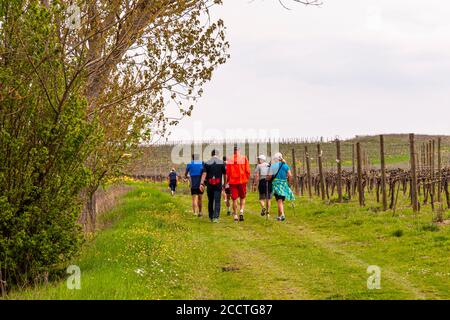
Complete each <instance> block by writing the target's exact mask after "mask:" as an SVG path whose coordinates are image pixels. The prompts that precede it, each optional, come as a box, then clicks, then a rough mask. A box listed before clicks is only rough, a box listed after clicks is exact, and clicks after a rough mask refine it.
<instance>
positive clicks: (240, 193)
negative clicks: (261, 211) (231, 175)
mask: <svg viewBox="0 0 450 320" xmlns="http://www.w3.org/2000/svg"><path fill="white" fill-rule="evenodd" d="M230 191H231V199H233V200H236V199H237V198H241V199H245V196H246V195H247V184H246V183H242V184H230Z"/></svg>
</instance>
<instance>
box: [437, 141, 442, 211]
mask: <svg viewBox="0 0 450 320" xmlns="http://www.w3.org/2000/svg"><path fill="white" fill-rule="evenodd" d="M441 144H442V139H441V138H438V142H437V152H438V161H437V162H438V163H437V165H438V167H437V170H438V177H437V178H438V202H439V204H440V203H441V202H442V150H441Z"/></svg>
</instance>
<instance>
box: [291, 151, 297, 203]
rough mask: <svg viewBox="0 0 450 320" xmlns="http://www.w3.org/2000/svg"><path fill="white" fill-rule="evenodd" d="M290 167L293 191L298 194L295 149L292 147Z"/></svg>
mask: <svg viewBox="0 0 450 320" xmlns="http://www.w3.org/2000/svg"><path fill="white" fill-rule="evenodd" d="M292 169H293V170H294V191H295V194H296V195H298V179H297V164H296V163H295V150H294V148H292Z"/></svg>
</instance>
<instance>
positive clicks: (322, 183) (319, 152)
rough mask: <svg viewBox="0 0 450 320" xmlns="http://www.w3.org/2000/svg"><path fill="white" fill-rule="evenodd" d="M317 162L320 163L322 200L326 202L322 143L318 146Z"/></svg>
mask: <svg viewBox="0 0 450 320" xmlns="http://www.w3.org/2000/svg"><path fill="white" fill-rule="evenodd" d="M317 160H318V163H319V180H320V194H321V196H322V200H325V181H324V176H323V164H322V149H321V148H320V143H318V144H317Z"/></svg>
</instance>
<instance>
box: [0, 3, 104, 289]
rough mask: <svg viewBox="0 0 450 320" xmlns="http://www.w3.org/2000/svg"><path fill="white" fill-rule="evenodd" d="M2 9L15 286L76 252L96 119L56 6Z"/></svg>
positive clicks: (4, 164) (3, 171) (3, 154)
mask: <svg viewBox="0 0 450 320" xmlns="http://www.w3.org/2000/svg"><path fill="white" fill-rule="evenodd" d="M25 6H27V8H26V10H24V8H25ZM0 10H1V12H0V16H1V18H0V19H1V28H0V30H1V43H0V46H1V48H0V51H1V52H2V54H1V60H0V64H1V68H0V83H1V86H0V114H1V116H0V272H1V273H2V278H3V280H6V283H7V285H8V286H9V287H11V286H12V285H14V284H21V285H22V284H26V283H29V282H30V281H39V280H41V279H45V278H46V277H47V275H48V272H49V271H51V270H53V269H55V268H58V267H59V266H60V265H61V264H63V263H65V262H67V261H68V260H69V259H70V258H71V257H72V256H73V255H74V254H75V253H76V252H77V250H78V248H79V244H80V240H81V238H80V235H81V234H80V230H79V226H78V225H77V223H76V221H77V218H78V216H79V212H80V203H79V194H80V191H81V190H82V188H83V187H84V186H85V185H86V182H87V181H88V178H89V176H90V172H89V170H88V169H87V168H86V167H85V165H84V161H85V159H86V157H87V156H88V154H89V153H90V152H91V150H92V145H93V142H94V140H93V137H95V134H94V133H95V130H94V129H95V127H94V126H93V124H92V123H90V122H88V121H87V115H86V110H87V108H86V101H85V99H84V98H83V95H82V92H81V89H82V82H81V81H80V80H79V79H78V78H77V77H75V76H73V75H72V74H71V70H70V66H68V65H67V64H64V59H63V53H62V50H61V47H60V45H59V42H58V41H57V32H56V28H55V25H54V23H53V22H52V15H51V14H50V12H51V10H53V9H52V8H49V9H46V8H44V7H42V6H41V5H40V4H39V2H38V1H31V2H30V1H11V2H2V5H1V9H0ZM69 78H70V79H72V80H73V81H72V82H71V83H70V85H69V84H68V83H67V82H66V80H67V79H69Z"/></svg>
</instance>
